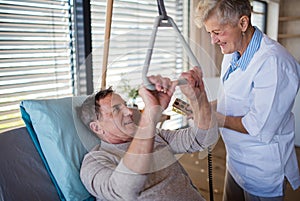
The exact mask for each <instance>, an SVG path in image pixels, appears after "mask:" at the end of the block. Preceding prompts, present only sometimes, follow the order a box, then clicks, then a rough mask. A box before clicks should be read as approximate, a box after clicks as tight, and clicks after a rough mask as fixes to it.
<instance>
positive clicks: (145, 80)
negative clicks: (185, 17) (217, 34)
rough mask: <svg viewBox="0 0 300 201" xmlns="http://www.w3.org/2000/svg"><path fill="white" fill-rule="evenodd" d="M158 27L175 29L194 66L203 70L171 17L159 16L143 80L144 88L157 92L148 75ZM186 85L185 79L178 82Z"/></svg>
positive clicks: (145, 63) (150, 43)
mask: <svg viewBox="0 0 300 201" xmlns="http://www.w3.org/2000/svg"><path fill="white" fill-rule="evenodd" d="M165 18H167V19H165ZM163 20H167V22H163ZM158 27H173V29H174V30H175V33H176V34H177V37H178V38H179V40H180V42H181V44H182V46H183V48H184V49H185V51H186V52H187V55H188V56H189V58H190V60H191V63H192V64H193V66H197V67H199V68H201V66H200V64H199V62H198V60H197V58H196V57H195V55H194V54H193V51H192V50H191V48H190V46H189V45H188V43H187V42H186V41H185V39H184V37H183V36H182V34H181V32H180V30H179V29H178V27H177V25H176V24H175V22H174V20H173V19H172V18H171V17H169V16H162V15H159V16H157V17H156V18H155V21H154V26H153V30H152V34H151V38H150V41H149V46H148V50H147V55H146V59H145V62H144V67H143V72H142V73H143V74H142V78H143V83H144V86H145V87H146V88H147V89H149V90H155V87H154V86H153V85H152V84H151V83H150V82H149V80H148V78H147V73H148V70H149V65H150V61H151V56H152V52H153V47H154V42H155V38H156V33H157V30H158ZM186 83H187V81H186V80H185V79H179V80H178V85H183V84H186Z"/></svg>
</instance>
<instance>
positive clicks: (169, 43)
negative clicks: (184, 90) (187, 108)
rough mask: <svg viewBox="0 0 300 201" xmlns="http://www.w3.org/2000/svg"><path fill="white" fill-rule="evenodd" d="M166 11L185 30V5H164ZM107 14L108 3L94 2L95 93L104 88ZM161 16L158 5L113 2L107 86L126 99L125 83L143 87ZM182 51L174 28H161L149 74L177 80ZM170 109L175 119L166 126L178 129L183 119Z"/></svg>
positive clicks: (176, 2) (171, 1)
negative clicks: (152, 37) (154, 30)
mask: <svg viewBox="0 0 300 201" xmlns="http://www.w3.org/2000/svg"><path fill="white" fill-rule="evenodd" d="M165 7H166V11H167V14H168V16H170V17H172V18H173V20H174V21H175V22H176V24H177V26H178V27H179V29H181V30H182V27H183V5H182V1H179V0H168V1H165ZM105 12H106V1H98V0H92V1H91V18H92V46H93V51H92V54H93V55H92V58H93V75H94V89H95V90H97V89H99V88H100V87H101V78H102V76H101V74H102V68H101V66H102V61H103V45H104V31H105V14H106V13H105ZM158 15H159V14H158V7H157V2H156V1H140V0H115V1H114V4H113V15H112V25H111V26H112V27H111V40H110V46H109V57H108V66H107V78H106V86H113V88H114V89H115V90H117V91H118V92H120V93H122V94H123V96H126V95H127V94H125V93H124V91H123V90H122V89H123V86H124V82H127V83H129V84H130V85H131V86H133V87H137V86H138V85H139V84H141V83H142V69H143V65H144V61H145V58H146V51H147V49H148V44H149V40H150V35H151V33H152V28H153V25H154V20H155V17H156V16H158ZM182 51H183V50H182V49H181V44H180V42H179V40H178V38H177V36H176V35H175V31H174V30H173V29H172V28H171V27H168V28H164V27H159V28H158V32H157V35H156V40H155V47H154V51H153V54H152V59H151V63H150V66H149V73H148V74H149V75H150V74H161V75H164V76H168V77H170V78H171V79H176V78H178V77H179V75H180V73H181V71H182V66H183V61H182V54H183V52H182ZM176 96H177V97H178V96H179V97H180V94H179V93H178V94H177V95H176ZM170 109H171V108H170ZM170 109H169V110H168V112H167V113H169V114H171V115H172V117H171V119H172V121H170V122H166V123H165V124H164V125H165V126H170V127H171V128H178V127H180V126H181V122H182V121H181V120H182V119H181V116H180V115H175V113H174V112H171V111H170Z"/></svg>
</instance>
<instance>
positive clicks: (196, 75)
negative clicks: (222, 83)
mask: <svg viewBox="0 0 300 201" xmlns="http://www.w3.org/2000/svg"><path fill="white" fill-rule="evenodd" d="M180 78H181V79H185V80H187V84H185V85H181V86H180V90H181V91H182V93H183V94H184V95H185V96H186V97H187V98H188V99H190V100H195V99H197V98H198V97H199V96H200V94H201V93H202V92H205V89H204V83H203V80H202V71H201V69H200V68H198V67H197V66H195V67H194V68H192V69H191V70H189V71H187V72H183V73H182V74H181V76H180Z"/></svg>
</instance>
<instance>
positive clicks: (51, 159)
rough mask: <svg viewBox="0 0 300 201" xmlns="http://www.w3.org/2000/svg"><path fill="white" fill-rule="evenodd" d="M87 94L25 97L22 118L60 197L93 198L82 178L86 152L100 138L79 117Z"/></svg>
mask: <svg viewBox="0 0 300 201" xmlns="http://www.w3.org/2000/svg"><path fill="white" fill-rule="evenodd" d="M85 98H86V97H85V96H80V97H79V96H78V97H68V98H61V99H50V100H25V101H22V102H21V105H20V108H21V113H22V118H23V120H24V122H25V124H26V127H27V129H28V131H29V133H30V136H31V138H32V140H33V142H34V145H35V147H36V149H37V150H38V152H39V154H40V156H41V158H42V160H43V162H44V164H45V166H46V169H47V171H48V173H49V175H50V178H51V179H52V181H53V183H54V185H55V187H56V190H57V193H58V195H59V197H60V199H61V200H67V201H68V200H70V201H83V200H94V197H92V196H91V195H90V194H89V193H88V191H87V190H86V189H85V187H84V186H83V184H82V183H81V180H80V176H79V173H80V166H81V162H82V159H83V157H84V155H85V154H86V153H87V152H88V151H89V150H90V149H91V148H92V147H93V146H95V145H96V144H99V143H100V140H99V139H98V138H97V137H96V136H95V135H94V134H92V133H91V132H90V131H89V130H88V129H87V128H86V127H85V126H84V125H83V124H82V123H81V121H80V119H79V118H77V114H76V107H77V106H78V105H80V104H81V103H82V102H83V101H84V99H85Z"/></svg>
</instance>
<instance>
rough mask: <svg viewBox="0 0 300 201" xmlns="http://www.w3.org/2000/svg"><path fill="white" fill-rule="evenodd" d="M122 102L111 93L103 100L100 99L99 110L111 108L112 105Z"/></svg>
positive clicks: (117, 95) (120, 98)
mask: <svg viewBox="0 0 300 201" xmlns="http://www.w3.org/2000/svg"><path fill="white" fill-rule="evenodd" d="M122 102H124V100H123V99H122V97H121V96H120V95H119V94H116V93H112V94H109V95H107V96H106V97H105V98H103V99H100V101H99V104H100V106H101V108H112V107H113V106H114V105H117V104H120V103H122Z"/></svg>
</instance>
